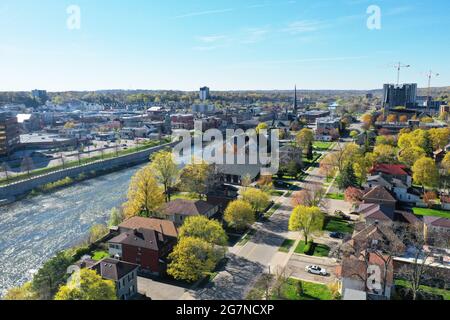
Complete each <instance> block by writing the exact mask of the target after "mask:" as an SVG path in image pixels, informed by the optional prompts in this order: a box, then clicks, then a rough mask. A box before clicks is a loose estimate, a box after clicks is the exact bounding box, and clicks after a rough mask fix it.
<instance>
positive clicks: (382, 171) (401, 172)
mask: <svg viewBox="0 0 450 320" xmlns="http://www.w3.org/2000/svg"><path fill="white" fill-rule="evenodd" d="M370 174H371V175H381V176H382V177H383V178H384V179H385V180H386V181H388V182H392V179H398V180H400V181H402V182H403V183H404V184H405V185H406V186H407V187H411V185H412V178H411V174H410V173H409V171H408V169H407V167H406V166H404V165H401V164H383V163H382V164H376V165H375V166H374V167H373V168H372V169H371V170H370Z"/></svg>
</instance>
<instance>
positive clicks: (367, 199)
mask: <svg viewBox="0 0 450 320" xmlns="http://www.w3.org/2000/svg"><path fill="white" fill-rule="evenodd" d="M362 202H363V203H376V204H380V205H383V206H385V207H387V208H390V209H391V210H395V207H396V204H397V200H396V199H395V198H394V197H393V196H392V194H391V193H390V192H389V191H388V190H387V189H386V188H385V187H382V186H376V187H373V188H371V189H369V190H368V191H367V192H366V193H365V194H364V195H363V198H362Z"/></svg>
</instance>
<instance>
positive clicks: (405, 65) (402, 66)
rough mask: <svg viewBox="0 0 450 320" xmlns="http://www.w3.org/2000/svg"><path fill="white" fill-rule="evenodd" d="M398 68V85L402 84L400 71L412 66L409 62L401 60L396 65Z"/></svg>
mask: <svg viewBox="0 0 450 320" xmlns="http://www.w3.org/2000/svg"><path fill="white" fill-rule="evenodd" d="M394 67H395V68H396V69H397V86H399V85H400V72H401V70H402V69H403V68H410V67H411V65H409V64H402V63H401V62H399V63H398V64H397V65H395V66H394Z"/></svg>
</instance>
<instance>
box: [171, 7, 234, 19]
mask: <svg viewBox="0 0 450 320" xmlns="http://www.w3.org/2000/svg"><path fill="white" fill-rule="evenodd" d="M231 11H234V9H233V8H229V9H219V10H207V11H197V12H189V13H185V14H182V15H178V16H175V17H174V19H182V18H189V17H196V16H207V15H212V14H220V13H226V12H231Z"/></svg>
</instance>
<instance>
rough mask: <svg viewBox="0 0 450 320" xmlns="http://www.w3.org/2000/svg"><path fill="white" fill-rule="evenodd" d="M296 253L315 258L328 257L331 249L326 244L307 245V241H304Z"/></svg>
mask: <svg viewBox="0 0 450 320" xmlns="http://www.w3.org/2000/svg"><path fill="white" fill-rule="evenodd" d="M295 253H298V254H306V255H308V256H315V257H328V255H329V254H330V248H329V247H328V246H326V245H324V244H318V243H309V244H308V245H305V241H303V240H302V241H300V242H299V244H298V245H297V248H295Z"/></svg>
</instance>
